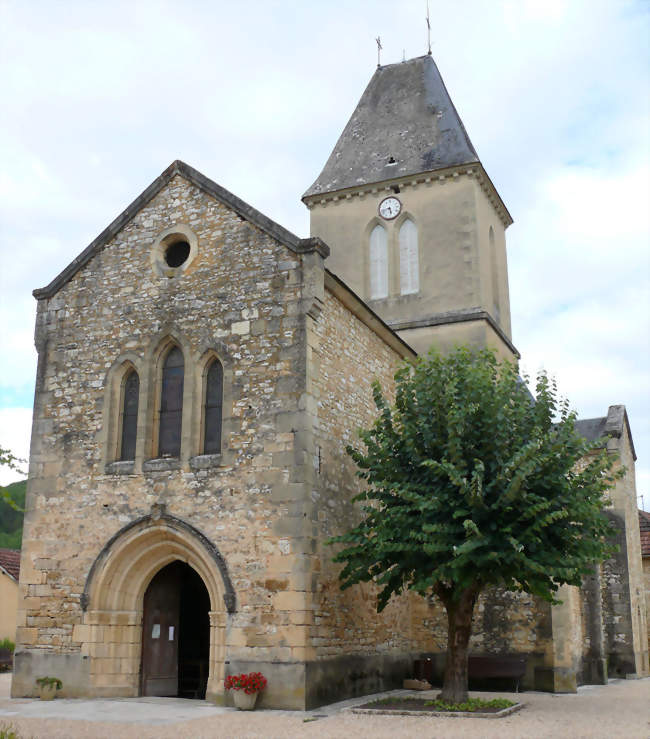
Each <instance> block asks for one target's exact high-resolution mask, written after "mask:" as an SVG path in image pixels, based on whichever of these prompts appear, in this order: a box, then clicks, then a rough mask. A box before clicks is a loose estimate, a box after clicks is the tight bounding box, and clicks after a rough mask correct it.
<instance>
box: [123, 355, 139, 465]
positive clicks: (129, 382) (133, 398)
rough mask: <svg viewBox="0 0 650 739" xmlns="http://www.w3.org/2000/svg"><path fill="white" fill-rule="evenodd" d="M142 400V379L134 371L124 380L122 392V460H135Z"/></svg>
mask: <svg viewBox="0 0 650 739" xmlns="http://www.w3.org/2000/svg"><path fill="white" fill-rule="evenodd" d="M139 399H140V378H139V377H138V373H137V372H136V371H135V370H134V369H132V370H130V371H129V373H128V374H127V375H126V377H125V378H124V385H123V390H122V436H121V439H120V460H121V461H130V460H132V459H135V442H136V438H137V430H138V402H139Z"/></svg>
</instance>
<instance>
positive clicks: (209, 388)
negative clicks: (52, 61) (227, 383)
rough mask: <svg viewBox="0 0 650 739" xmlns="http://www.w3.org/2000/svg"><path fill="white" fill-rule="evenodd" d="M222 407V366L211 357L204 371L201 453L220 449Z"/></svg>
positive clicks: (212, 452)
mask: <svg viewBox="0 0 650 739" xmlns="http://www.w3.org/2000/svg"><path fill="white" fill-rule="evenodd" d="M222 408H223V367H222V366H221V362H220V361H219V360H218V359H216V358H215V359H213V360H212V361H211V362H210V364H209V365H208V368H207V372H206V373H205V405H204V409H203V410H204V413H203V418H204V421H203V427H204V428H203V453H204V454H219V452H220V451H221V417H222Z"/></svg>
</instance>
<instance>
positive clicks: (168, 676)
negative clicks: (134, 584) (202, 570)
mask: <svg viewBox="0 0 650 739" xmlns="http://www.w3.org/2000/svg"><path fill="white" fill-rule="evenodd" d="M143 611H144V612H143V621H142V684H141V691H142V695H158V696H174V697H175V696H178V697H180V698H205V691H206V686H207V682H208V669H209V661H210V596H209V594H208V590H207V588H206V587H205V584H204V583H203V580H201V577H200V576H199V575H198V573H197V572H196V571H195V570H193V569H192V568H191V567H190V566H189V565H187V564H185V562H180V561H178V560H177V561H175V562H172V563H171V564H168V565H167V566H166V567H163V568H162V569H161V570H160V571H159V572H158V573H157V574H156V575H154V577H153V578H152V580H151V582H150V583H149V586H148V587H147V589H146V591H145V594H144V600H143Z"/></svg>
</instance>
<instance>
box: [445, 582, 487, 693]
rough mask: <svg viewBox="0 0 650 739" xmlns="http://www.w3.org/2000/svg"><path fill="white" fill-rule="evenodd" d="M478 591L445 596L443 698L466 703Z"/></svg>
mask: <svg viewBox="0 0 650 739" xmlns="http://www.w3.org/2000/svg"><path fill="white" fill-rule="evenodd" d="M477 596H478V591H477V590H476V589H474V588H468V589H467V590H464V591H463V592H462V593H461V595H460V598H458V599H457V600H456V599H454V598H453V597H452V596H451V595H449V596H447V597H446V598H443V603H444V606H445V608H446V610H447V623H448V633H447V662H446V665H445V676H444V681H443V684H442V693H440V695H439V696H438V698H439V699H440V700H443V701H446V702H447V703H463V702H465V701H466V700H467V647H468V644H469V637H470V635H471V633H472V617H473V615H474V604H475V603H476V598H477Z"/></svg>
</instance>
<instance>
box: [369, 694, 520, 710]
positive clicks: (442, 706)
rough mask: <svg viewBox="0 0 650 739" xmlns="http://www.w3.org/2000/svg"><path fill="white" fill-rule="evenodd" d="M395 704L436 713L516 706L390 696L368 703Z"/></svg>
mask: <svg viewBox="0 0 650 739" xmlns="http://www.w3.org/2000/svg"><path fill="white" fill-rule="evenodd" d="M394 703H400V704H403V706H404V708H406V709H408V707H409V703H410V704H412V705H414V706H415V705H417V706H421V705H425V706H431V707H432V708H435V710H436V711H471V712H474V711H483V710H484V709H486V708H498V709H499V710H502V709H503V708H510V707H511V706H514V705H516V704H515V703H514V702H513V701H510V700H508V699H507V698H492V700H483V699H482V698H468V699H467V700H466V701H463V702H462V703H447V702H446V701H443V700H440V699H439V698H435V699H434V700H431V701H424V703H423V702H422V698H415V697H413V696H404V697H402V696H388V697H386V698H378V699H377V700H375V701H371V702H370V703H368V705H369V706H384V705H392V704H394Z"/></svg>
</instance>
